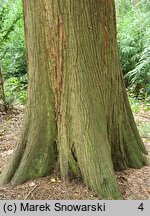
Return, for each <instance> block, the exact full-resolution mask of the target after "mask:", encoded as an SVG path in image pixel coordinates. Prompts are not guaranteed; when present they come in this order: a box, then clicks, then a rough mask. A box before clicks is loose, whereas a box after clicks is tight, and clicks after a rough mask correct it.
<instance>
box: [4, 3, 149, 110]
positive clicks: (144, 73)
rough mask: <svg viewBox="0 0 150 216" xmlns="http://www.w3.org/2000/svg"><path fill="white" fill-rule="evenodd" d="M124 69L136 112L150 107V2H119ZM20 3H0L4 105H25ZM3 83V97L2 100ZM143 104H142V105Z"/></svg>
mask: <svg viewBox="0 0 150 216" xmlns="http://www.w3.org/2000/svg"><path fill="white" fill-rule="evenodd" d="M116 12H117V28H118V44H119V52H120V60H121V68H122V71H123V74H124V77H125V81H126V86H127V90H128V93H129V99H130V102H131V105H132V108H133V111H135V112H137V111H138V109H139V107H140V105H141V103H142V104H145V106H144V109H145V110H147V109H149V106H150V100H149V98H150V0H140V1H137V0H136V1H135V0H116ZM23 28H24V24H23V15H22V5H21V0H1V3H0V68H1V70H2V77H3V80H4V89H5V102H6V103H7V104H8V105H12V104H16V103H19V104H25V102H26V98H27V66H26V58H25V43H24V29H23ZM1 87H2V84H1V85H0V98H1V99H2V88H1ZM141 101H142V102H141Z"/></svg>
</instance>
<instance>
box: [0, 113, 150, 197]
mask: <svg viewBox="0 0 150 216" xmlns="http://www.w3.org/2000/svg"><path fill="white" fill-rule="evenodd" d="M22 119H23V111H22V109H13V110H11V111H9V112H8V113H7V114H6V113H5V112H1V111H0V173H1V171H2V169H3V168H4V166H5V165H6V163H7V162H8V160H9V158H10V156H11V154H12V153H13V150H14V147H15V144H16V140H17V138H18V136H19V133H20V128H21V125H22ZM135 120H136V123H137V125H138V126H139V127H140V126H142V127H143V128H144V127H145V125H146V124H149V125H150V111H147V112H143V111H142V110H141V111H139V112H138V113H137V114H135ZM141 136H142V139H143V142H144V144H145V146H146V148H147V151H148V153H149V155H148V158H149V159H150V130H149V131H148V132H147V134H144V133H143V134H142V135H141ZM116 176H117V178H118V182H119V185H120V188H121V191H122V193H123V199H125V200H136V199H138V200H139V199H140V200H144V199H146V200H147V199H148V200H149V199H150V165H149V166H145V167H143V168H141V169H128V170H126V171H123V172H117V173H116ZM6 199H7V200H8V199H9V200H11V199H17V200H27V199H32V200H34V199H40V200H43V199H48V200H56V199H57V200H62V199H65V200H69V199H77V200H81V199H87V200H92V199H101V197H100V196H97V195H96V194H95V193H93V192H92V191H90V190H89V189H88V188H87V187H86V186H85V185H84V184H83V183H82V182H81V181H79V180H74V181H70V182H64V181H62V180H61V179H60V177H59V176H58V175H56V174H55V173H53V174H52V175H50V176H48V177H43V178H38V179H35V180H31V181H27V182H26V183H23V184H21V185H17V186H12V185H6V186H0V200H6Z"/></svg>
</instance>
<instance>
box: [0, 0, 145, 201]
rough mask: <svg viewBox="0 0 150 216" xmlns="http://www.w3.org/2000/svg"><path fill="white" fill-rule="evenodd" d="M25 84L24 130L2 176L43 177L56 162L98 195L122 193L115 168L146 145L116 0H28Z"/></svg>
mask: <svg viewBox="0 0 150 216" xmlns="http://www.w3.org/2000/svg"><path fill="white" fill-rule="evenodd" d="M24 17H25V33H26V42H27V54H28V70H29V89H28V91H29V92H28V103H27V113H26V115H25V123H24V127H23V132H22V136H21V138H20V141H19V144H18V147H17V149H16V152H15V153H14V155H13V157H12V159H11V163H9V164H8V165H7V167H6V168H5V169H4V171H3V173H2V175H1V178H0V182H1V183H3V184H4V183H7V182H9V181H11V182H12V183H21V182H23V181H25V180H27V179H31V178H35V177H37V176H43V175H46V174H47V173H48V172H49V171H50V169H51V168H53V166H54V163H55V162H56V160H58V161H59V164H60V172H61V176H62V178H63V179H65V180H66V179H68V177H69V176H70V174H73V175H74V176H80V177H81V176H82V178H83V181H84V182H85V183H86V184H87V185H88V186H89V187H90V188H91V189H93V190H94V191H95V192H96V193H98V194H101V196H102V197H103V198H107V199H120V198H121V193H120V190H119V187H118V184H117V180H116V177H115V173H114V170H123V169H126V168H128V167H133V168H140V167H142V166H143V165H145V164H146V158H145V155H144V154H146V153H147V152H146V149H145V147H144V145H143V143H142V141H141V139H140V136H139V133H138V130H137V128H136V125H135V122H134V118H133V115H132V112H131V109H130V106H129V102H128V98H127V94H126V89H125V85H124V80H123V77H122V73H121V71H120V65H119V58H118V47H117V38H116V21H115V6H114V1H113V0H101V1H98V0H93V1H90V0H88V1H87V0H82V1H81V0H76V1H70V0H66V1H64V0H58V1H55V0H38V1H37V0H32V1H30V0H25V1H24Z"/></svg>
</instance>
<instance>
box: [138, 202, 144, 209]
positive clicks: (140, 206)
mask: <svg viewBox="0 0 150 216" xmlns="http://www.w3.org/2000/svg"><path fill="white" fill-rule="evenodd" d="M138 209H139V210H141V211H143V210H144V207H143V203H141V204H140V205H139V207H138Z"/></svg>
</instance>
